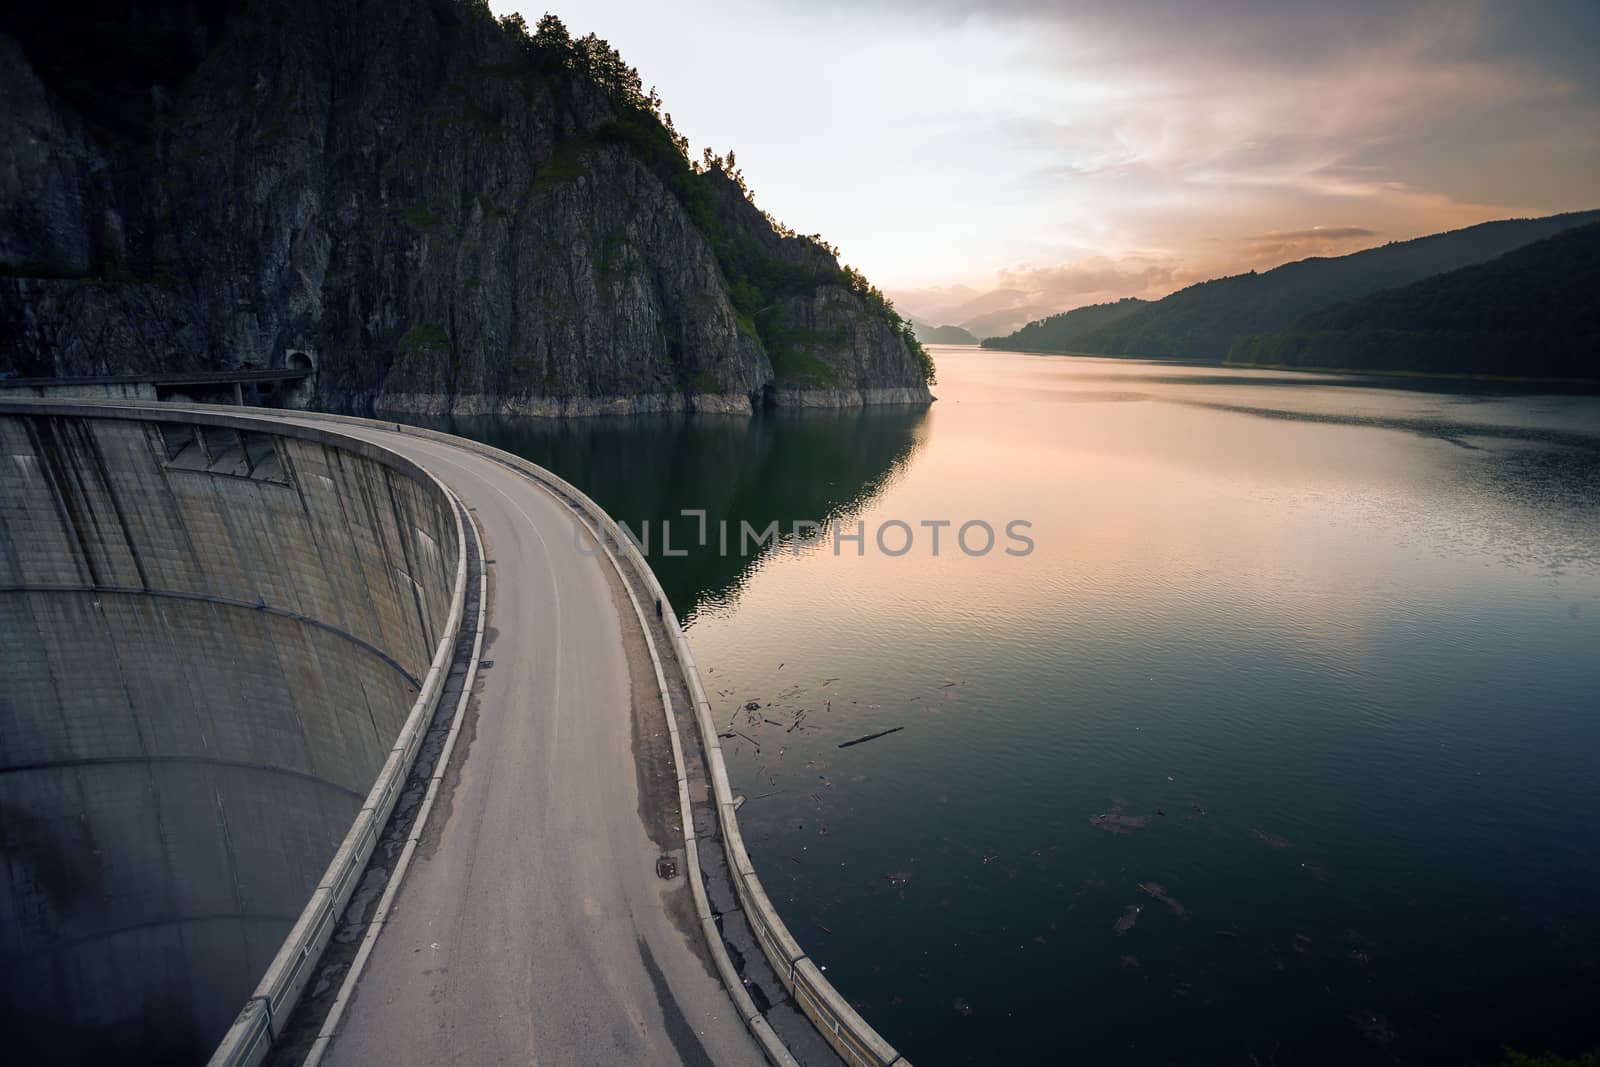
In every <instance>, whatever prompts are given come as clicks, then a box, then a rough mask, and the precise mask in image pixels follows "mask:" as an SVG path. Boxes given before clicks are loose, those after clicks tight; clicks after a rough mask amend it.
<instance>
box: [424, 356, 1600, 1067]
mask: <svg viewBox="0 0 1600 1067" xmlns="http://www.w3.org/2000/svg"><path fill="white" fill-rule="evenodd" d="M935 353H936V356H937V358H938V360H939V372H940V378H941V384H940V386H939V387H937V388H936V389H935V392H936V393H937V394H938V395H939V396H940V397H941V399H940V401H939V402H938V403H937V404H935V405H934V406H933V407H932V409H930V410H928V411H916V412H905V411H889V410H883V411H870V410H869V411H867V412H847V413H837V412H834V413H782V412H780V413H776V414H773V415H767V416H762V417H759V418H756V419H754V420H745V419H730V418H698V419H683V418H665V417H664V418H660V419H649V420H582V421H574V422H568V423H544V422H526V421H524V422H508V421H499V420H471V419H463V420H456V421H454V422H453V423H451V424H449V428H452V429H454V430H455V431H456V432H460V433H464V434H467V435H468V436H473V437H478V438H480V439H482V440H486V441H489V442H491V443H493V444H496V445H499V446H501V447H506V448H510V449H511V450H513V451H516V452H519V453H521V454H523V455H525V456H527V457H529V458H531V459H533V460H535V461H537V462H539V463H542V464H545V465H547V466H549V467H551V468H552V469H554V470H556V471H557V472H559V473H560V474H562V475H564V476H565V477H567V478H569V479H571V480H572V481H574V482H575V483H577V484H578V485H579V486H581V487H583V488H584V489H585V490H586V491H588V492H589V493H590V494H591V495H593V496H594V497H595V498H596V499H597V500H598V501H599V502H600V504H602V505H603V506H604V507H606V508H607V509H608V510H609V511H610V512H611V513H612V514H613V515H615V516H616V517H617V518H619V519H620V520H623V521H625V522H627V523H628V524H629V525H630V526H632V527H633V528H635V529H636V530H638V529H639V527H640V523H641V521H642V520H646V519H648V520H652V531H651V532H652V538H653V542H652V544H651V552H650V555H651V558H652V562H653V563H654V565H655V566H656V568H657V570H658V572H659V574H660V575H661V577H662V580H663V583H664V584H665V585H666V586H667V589H668V592H669V594H670V595H671V596H672V598H673V600H674V603H675V604H676V605H677V606H678V608H679V610H680V612H681V613H682V614H683V615H684V617H685V618H686V619H688V620H689V621H690V624H691V625H690V630H689V633H690V638H691V641H692V643H693V645H694V648H695V653H696V656H697V657H698V658H699V660H700V663H701V667H702V671H703V677H704V681H705V683H706V688H707V690H708V692H709V693H710V695H711V697H712V701H713V704H714V705H715V706H716V709H717V713H718V714H719V715H720V716H721V721H722V722H723V723H724V724H727V727H728V728H729V729H731V730H737V731H738V735H737V736H736V737H735V738H734V739H731V740H728V741H725V742H724V744H725V745H726V746H727V751H728V755H729V769H730V773H731V774H732V776H733V779H734V785H735V788H736V789H737V790H739V791H740V792H742V793H743V794H744V795H745V796H746V797H747V798H748V799H747V803H746V804H745V805H744V807H743V809H742V811H741V813H740V819H741V823H742V825H743V826H744V828H745V833H746V837H747V840H748V841H749V844H750V849H751V852H752V854H753V856H754V858H755V861H756V864H757V867H758V869H759V870H760V871H761V874H762V877H763V879H764V881H765V882H766V885H767V887H768V890H769V892H770V893H771V895H772V897H773V899H774V901H775V902H776V903H777V906H778V908H779V910H780V911H781V912H782V913H783V915H784V918H785V919H786V920H787V921H788V923H789V924H790V926H791V927H792V929H793V930H794V933H795V935H796V936H797V937H798V938H799V940H800V942H801V943H802V944H803V945H804V946H806V948H807V949H808V950H809V951H810V953H811V954H812V955H813V957H814V958H815V959H816V960H817V961H818V962H819V963H820V964H825V965H826V970H827V974H828V976H829V977H830V978H832V979H834V981H835V982H836V983H837V984H838V986H839V988H840V989H841V990H842V991H843V993H844V994H845V995H846V996H847V997H848V998H849V999H851V1000H852V1001H853V1002H854V1003H855V1004H856V1005H857V1006H858V1007H859V1008H860V1010H861V1011H862V1012H863V1014H865V1016H866V1017H867V1018H868V1019H869V1020H870V1021H871V1022H872V1023H874V1024H875V1025H876V1026H878V1027H879V1028H880V1029H881V1030H882V1031H883V1033H884V1034H885V1036H886V1037H888V1039H889V1040H890V1041H891V1042H893V1043H894V1044H895V1045H896V1046H897V1047H899V1048H900V1049H901V1050H902V1051H903V1052H905V1053H906V1054H907V1056H908V1057H909V1058H910V1059H911V1060H913V1061H914V1062H916V1063H917V1064H919V1065H920V1067H929V1065H933V1064H946V1063H977V1064H987V1063H994V1062H1000V1061H1002V1060H1009V1061H1011V1062H1040V1063H1058V1062H1068V1061H1076V1062H1086V1063H1113V1062H1114V1063H1126V1064H1165V1063H1207V1064H1211V1063H1215V1064H1263V1065H1265V1064H1274V1063H1276V1064H1335V1063H1337V1064H1344V1063H1370V1064H1389V1063H1412V1064H1415V1063H1463V1062H1483V1063H1492V1062H1496V1061H1497V1060H1498V1058H1499V1050H1500V1049H1501V1048H1502V1046H1511V1047H1514V1048H1518V1049H1523V1050H1529V1051H1542V1050H1546V1049H1549V1050H1558V1051H1563V1052H1566V1053H1574V1052H1578V1051H1582V1050H1586V1049H1590V1048H1594V1047H1596V1046H1597V1045H1600V1011H1597V1009H1596V1006H1597V1004H1600V824H1597V820H1600V773H1597V768H1600V399H1597V398H1595V397H1592V396H1587V397H1585V396H1576V397H1572V396H1569V397H1554V396H1539V395H1522V396H1494V395H1484V394H1481V393H1476V394H1475V393H1462V392H1453V391H1450V390H1448V389H1442V388H1440V389H1427V390H1414V389H1394V388H1379V387H1374V386H1372V385H1371V384H1368V383H1362V382H1358V381H1354V380H1351V379H1333V378H1318V377H1315V376H1310V375H1291V374H1273V373H1266V372H1260V373H1254V372H1231V371H1226V370H1221V369H1203V368H1188V367H1173V366H1168V365H1160V364H1151V363H1136V362H1127V361H1115V360H1088V359H1063V358H1050V357H1030V356H1023V355H1014V354H1009V353H986V352H977V351H974V350H969V349H935ZM682 509H703V510H704V511H705V512H706V513H707V515H706V526H707V537H706V540H707V542H708V544H706V545H705V546H701V545H700V544H699V543H698V542H699V535H700V529H699V520H698V517H697V516H683V515H681V514H680V511H681V510H682ZM663 519H667V520H670V530H669V537H670V544H671V548H672V550H673V551H674V552H676V551H679V550H686V551H687V554H686V555H684V556H670V557H669V556H666V555H664V554H663V553H662V551H661V545H660V523H661V521H662V520H663ZM724 520H727V521H728V522H729V524H730V525H729V530H730V537H729V540H730V542H731V543H730V551H729V554H728V555H726V556H724V555H722V554H721V553H720V552H719V549H718V540H719V531H720V524H721V522H722V521H724ZM896 520H898V521H899V522H902V523H904V524H905V528H904V529H902V528H901V527H900V526H898V525H896ZM938 520H948V521H949V522H950V523H951V525H950V526H948V527H930V526H925V525H923V523H925V522H932V521H938ZM1014 520H1021V521H1023V522H1026V523H1028V524H1030V525H1028V526H1025V527H1017V528H1016V529H1017V530H1020V531H1021V532H1022V533H1023V534H1024V536H1025V537H1026V538H1028V539H1030V540H1031V542H1032V545H1033V548H1032V551H1031V552H1028V551H1025V546H1024V545H1023V543H1022V542H1021V541H1019V540H1016V539H1008V537H1007V532H1006V527H1007V524H1008V523H1010V522H1012V521H1014ZM774 521H776V522H778V523H779V524H780V529H779V534H778V536H779V540H778V541H777V542H776V543H768V544H766V545H765V546H763V547H758V548H752V550H751V551H750V552H749V553H748V554H745V555H740V554H739V552H738V542H739V534H740V527H741V524H743V523H748V524H749V525H750V526H751V527H752V528H754V529H756V530H761V529H764V528H765V527H767V526H768V525H769V524H770V523H772V522H774ZM797 521H801V522H810V523H817V524H820V525H822V526H825V527H828V529H827V531H826V532H822V533H816V532H810V533H809V535H808V531H811V528H810V527H809V526H804V525H802V526H801V527H800V529H799V531H798V533H796V532H795V530H794V526H793V524H794V523H795V522H797ZM979 521H981V522H982V523H987V524H988V527H989V528H990V529H992V530H993V531H994V532H995V535H996V537H995V542H994V545H993V547H992V548H991V549H990V550H989V551H986V552H983V553H978V552H976V551H975V550H976V549H977V548H981V547H983V546H984V542H985V538H984V536H983V530H984V527H983V526H981V525H972V526H970V527H969V528H968V530H967V537H966V539H965V543H966V545H967V547H968V548H969V549H973V550H974V551H973V553H972V554H968V553H967V552H965V551H962V549H961V544H960V543H958V541H957V538H958V535H959V533H960V528H961V527H962V525H963V524H966V523H977V522H979ZM858 524H860V525H859V526H858ZM841 531H842V532H843V533H844V534H845V535H846V537H845V538H844V539H841V538H840V537H839V536H838V535H839V533H840V532H841ZM858 531H859V532H860V533H861V534H862V539H861V540H859V541H857V540H855V539H854V538H855V535H856V534H857V532H858ZM935 532H937V533H940V534H941V535H942V536H941V542H940V545H939V551H938V553H937V554H935V552H934V551H933V547H932V543H931V537H930V535H931V534H933V533H935ZM880 534H881V535H882V536H883V538H884V540H883V541H882V543H880V542H879V535H880ZM908 537H909V541H910V545H909V549H908V550H907V551H905V552H904V554H900V555H894V554H891V553H892V552H897V551H898V550H899V549H901V548H902V547H903V546H904V545H905V544H906V542H907V540H908ZM1008 548H1010V549H1013V550H1014V551H1017V552H1020V553H1022V554H1007V552H1006V549H1008ZM752 703H753V704H755V705H757V707H756V709H755V710H746V708H747V705H749V704H752ZM894 727H903V729H901V730H899V731H898V732H895V733H891V734H887V735H885V736H882V737H879V738H877V739H875V740H871V741H868V742H864V743H862V744H858V745H853V746H850V747H847V748H841V747H839V745H840V744H841V743H842V742H846V741H850V740H852V739H855V738H858V737H863V736H865V735H869V734H875V733H878V732H880V731H884V730H889V729H891V728H894Z"/></svg>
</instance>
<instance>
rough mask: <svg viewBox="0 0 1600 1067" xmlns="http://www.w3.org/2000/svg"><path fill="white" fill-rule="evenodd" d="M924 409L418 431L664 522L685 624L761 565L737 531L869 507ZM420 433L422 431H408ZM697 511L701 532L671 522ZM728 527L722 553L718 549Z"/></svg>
mask: <svg viewBox="0 0 1600 1067" xmlns="http://www.w3.org/2000/svg"><path fill="white" fill-rule="evenodd" d="M926 418H927V410H926V409H925V408H915V409H901V408H890V409H885V408H878V409H876V410H874V409H870V408H869V409H863V410H857V411H835V410H828V411H806V410H793V411H777V412H767V413H764V414H762V415H760V416H758V417H756V418H733V417H726V418H724V417H716V416H704V415H700V416H693V417H688V416H682V415H660V416H646V417H639V416H629V417H627V418H588V419H571V420H559V419H507V418H494V417H459V418H454V419H449V420H442V421H438V420H434V421H427V422H425V423H424V424H426V425H432V426H434V427H436V428H438V429H443V430H448V431H449V432H451V433H456V434H460V435H462V436H463V437H470V438H473V439H474V440H478V441H483V442H485V443H486V444H490V445H494V446H495V447H496V448H503V449H505V450H506V451H508V452H513V453H515V454H517V455H519V456H523V457H525V458H527V459H530V460H532V461H533V462H535V463H538V464H540V465H541V466H544V467H548V468H549V469H550V470H553V471H555V472H556V473H557V474H559V475H561V476H562V477H563V478H566V479H567V480H568V481H570V482H572V483H573V484H574V485H576V486H578V487H579V488H580V489H582V490H583V491H584V492H586V493H588V494H589V495H590V496H591V497H593V498H594V500H595V501H596V503H598V504H599V505H600V506H601V507H603V508H605V509H606V511H607V512H608V513H610V514H611V515H612V516H613V517H614V518H616V519H618V520H619V521H621V522H624V523H626V524H628V526H629V527H630V528H631V529H633V530H634V531H636V532H637V531H639V530H640V524H641V522H642V520H646V519H648V520H650V525H651V528H652V537H654V538H657V539H659V531H660V522H661V520H663V519H671V520H672V544H673V549H674V550H677V549H679V548H684V549H687V551H688V555H687V556H682V557H671V558H668V557H664V556H663V555H662V554H661V552H660V551H659V544H658V543H657V542H652V544H651V546H650V547H651V552H650V562H651V565H652V566H653V567H654V568H655V571H656V574H657V576H658V577H659V578H660V579H661V584H662V586H663V587H664V588H665V589H666V591H667V595H668V596H670V597H671V598H672V602H673V604H674V606H675V607H677V609H678V610H679V612H680V613H681V614H682V615H683V616H684V618H685V619H689V618H692V617H693V615H694V614H695V612H696V611H698V610H700V609H702V608H704V607H705V606H707V605H708V604H714V603H718V602H722V601H725V600H727V599H729V598H730V597H733V596H736V595H737V593H738V590H739V588H740V586H742V585H743V583H744V581H745V580H746V578H747V577H748V575H749V574H750V572H751V571H752V570H753V569H754V568H755V566H756V565H757V563H758V562H759V560H760V558H761V557H762V556H764V555H766V554H767V553H770V552H772V551H773V550H774V546H773V545H771V544H768V545H767V546H766V547H765V548H764V549H756V548H754V547H752V548H751V550H750V552H749V554H748V555H744V556H741V555H740V554H739V549H738V530H739V528H740V523H741V522H746V523H749V524H750V526H751V527H753V528H755V529H758V530H760V529H764V528H765V527H766V526H767V525H768V524H769V523H772V522H777V523H778V525H779V528H780V530H781V531H782V532H783V534H784V537H785V539H787V537H788V533H789V531H790V529H791V527H792V524H793V523H795V522H796V521H810V522H816V523H823V524H825V523H827V522H828V521H830V520H835V519H838V520H843V519H848V518H850V517H851V516H853V515H854V514H855V513H857V512H859V511H860V510H861V509H863V508H864V507H865V506H866V505H868V504H870V503H871V501H872V500H873V499H875V498H876V497H877V496H878V495H879V494H880V493H881V492H882V491H883V490H884V488H885V487H886V486H887V485H888V484H889V483H890V482H891V481H892V480H893V479H894V478H895V477H896V476H897V475H898V474H899V473H900V471H902V470H903V469H904V468H905V467H906V466H907V464H909V462H910V460H911V458H912V456H913V455H914V453H915V452H916V450H917V448H918V447H919V446H920V444H921V441H922V434H923V427H924V422H925V420H926ZM417 421H418V422H424V420H420V419H419V420H417ZM686 508H703V509H704V510H705V512H706V521H707V523H708V525H709V529H710V536H709V537H708V539H707V540H708V541H709V542H710V543H709V545H707V546H706V547H701V546H700V545H699V544H698V543H697V538H698V533H699V530H698V521H697V520H696V519H693V518H685V517H683V516H681V515H680V514H679V513H680V512H681V511H682V510H683V509H686ZM723 520H726V521H727V523H728V529H729V553H728V554H727V555H726V556H724V555H722V554H721V553H719V551H718V549H717V535H716V530H717V528H718V523H719V522H721V521H723Z"/></svg>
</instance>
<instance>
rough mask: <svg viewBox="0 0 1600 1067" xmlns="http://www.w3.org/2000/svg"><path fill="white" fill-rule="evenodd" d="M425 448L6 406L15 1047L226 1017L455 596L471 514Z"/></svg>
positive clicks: (106, 1048) (49, 1047) (154, 1044)
mask: <svg viewBox="0 0 1600 1067" xmlns="http://www.w3.org/2000/svg"><path fill="white" fill-rule="evenodd" d="M196 418H200V417H199V416H196ZM301 434H305V436H300V435H301ZM323 436H324V438H325V436H326V435H323ZM402 468H403V465H402V464H397V463H392V462H386V461H385V460H384V459H383V457H382V456H381V455H380V454H378V453H377V452H376V451H375V450H351V449H346V448H341V447H339V446H337V445H335V444H331V443H329V442H328V441H326V440H325V439H318V438H317V435H315V434H309V433H306V432H305V431H289V435H288V436H285V435H279V434H265V433H240V432H239V431H237V430H230V429H227V428H225V427H219V426H204V427H198V428H197V427H196V426H194V425H193V423H192V422H190V421H185V420H184V417H183V416H181V415H174V416H173V417H172V419H171V420H170V421H149V420H148V419H140V418H135V417H132V416H129V417H119V418H87V417H80V416H75V415H55V414H39V413H34V414H18V413H16V412H15V411H5V410H4V409H0V675H3V677H4V685H3V686H0V834H3V837H0V846H3V847H0V869H3V875H4V886H3V887H0V931H3V943H0V951H3V956H4V960H3V963H4V976H3V978H0V983H3V985H0V1025H3V1026H4V1032H5V1033H6V1035H7V1058H8V1059H9V1058H12V1057H17V1061H18V1062H32V1061H35V1060H41V1061H42V1060H49V1061H51V1062H62V1061H72V1060H88V1059H108V1060H111V1059H114V1060H116V1061H118V1062H134V1061H139V1060H144V1061H147V1062H182V1061H185V1060H187V1061H190V1062H198V1061H200V1060H203V1059H204V1058H205V1056H206V1054H207V1053H208V1052H209V1051H210V1048H211V1046H212V1045H213V1044H214V1043H215V1042H216V1040H217V1039H218V1037H219V1036H220V1035H221V1033H222V1032H223V1030H225V1029H226V1028H227V1026H228V1024H229V1022H230V1021H231V1020H232V1019H233V1017H234V1015H235V1013H237V1011H238V1010H239V1006H240V1004H241V1002H242V1001H243V1000H244V998H245V997H246V996H247V995H248V994H249V992H250V990H251V988H252V987H253V985H254V983H255V981H256V979H257V977H258V976H259V974H260V972H261V970H262V969H263V968H264V967H265V966H266V964H267V962H268V961H269V960H270V959H271V958H272V956H273V954H274V952H276V950H277V948H278V945H279V943H280V942H281V941H282V939H283V937H284V935H285V933H286V932H287V931H288V929H289V927H290V926H291V924H292V923H293V922H294V920H295V918H296V916H297V915H298V914H299V912H300V909H301V907H302V906H303V905H304V903H305V900H306V897H307V895H308V892H309V889H310V887H311V886H313V885H314V884H315V883H316V879H317V877H318V876H319V875H320V874H321V873H322V870H323V868H324V867H325V866H326V864H327V862H328V860H329V858H330V857H331V855H332V853H333V850H334V849H335V847H336V846H337V845H338V843H339V841H340V840H341V839H342V838H343V836H344V834H345V832H346V830H347V829H348V827H349V825H350V821H351V818H352V816H353V814H354V813H355V812H356V810H358V808H359V807H360V804H361V801H362V798H363V796H364V795H365V793H366V790H367V789H368V787H369V786H370V784H371V782H372V781H373V778H374V776H375V775H376V773H377V771H378V769H379V767H380V765H381V764H382V761H383V759H384V758H385V756H386V755H387V754H388V751H389V748H390V746H391V744H392V743H393V738H394V735H395V733H396V731H397V730H398V728H399V726H400V724H401V723H402V721H403V720H404V718H405V715H406V714H407V712H408V711H409V710H410V708H411V705H412V702H413V700H414V699H415V697H416V693H417V679H419V678H420V677H422V676H423V675H424V674H425V672H426V671H427V669H428V664H429V662H430V660H431V659H432V657H433V654H434V651H435V646H436V645H437V643H438V641H439V638H440V633H439V630H440V628H441V627H442V626H443V623H444V620H445V618H446V616H447V615H448V614H449V609H450V600H451V590H452V582H453V581H454V578H455V571H456V559H455V555H456V553H457V551H458V544H457V542H456V539H455V537H456V535H455V526H454V518H453V516H452V514H451V512H450V510H449V503H448V501H447V499H446V498H445V497H444V496H443V495H442V494H441V493H440V492H439V491H438V490H437V487H435V486H433V485H432V484H431V483H425V482H423V481H420V480H416V479H415V478H414V477H413V476H412V475H411V474H407V473H405V471H404V470H403V469H402Z"/></svg>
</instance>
